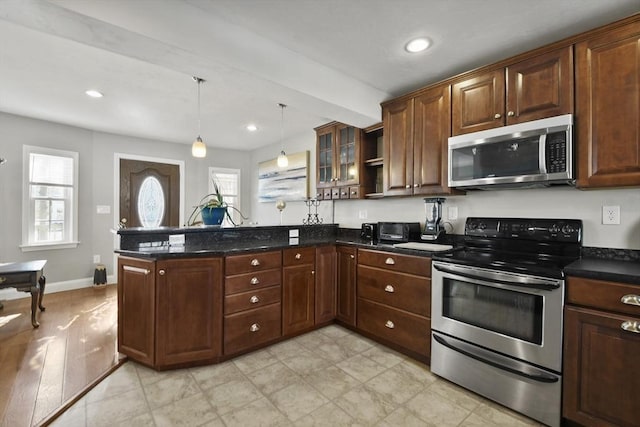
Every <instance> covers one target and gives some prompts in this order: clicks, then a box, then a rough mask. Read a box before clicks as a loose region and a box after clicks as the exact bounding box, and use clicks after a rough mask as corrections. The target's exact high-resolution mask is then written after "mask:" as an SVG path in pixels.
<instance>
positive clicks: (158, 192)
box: [138, 176, 166, 227]
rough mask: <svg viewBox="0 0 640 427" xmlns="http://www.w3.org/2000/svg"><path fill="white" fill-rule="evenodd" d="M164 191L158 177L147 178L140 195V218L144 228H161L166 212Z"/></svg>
mask: <svg viewBox="0 0 640 427" xmlns="http://www.w3.org/2000/svg"><path fill="white" fill-rule="evenodd" d="M165 204H166V201H165V197H164V191H162V186H161V185H160V181H158V179H157V178H156V177H153V176H150V177H147V178H145V180H144V181H142V185H140V191H139V193H138V218H140V224H142V226H143V227H159V226H160V223H161V222H162V218H163V217H164V210H165Z"/></svg>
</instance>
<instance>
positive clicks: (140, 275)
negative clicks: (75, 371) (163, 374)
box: [118, 256, 156, 366]
mask: <svg viewBox="0 0 640 427" xmlns="http://www.w3.org/2000/svg"><path fill="white" fill-rule="evenodd" d="M155 278H156V263H155V261H151V260H145V259H139V258H129V257H123V256H120V257H118V352H120V353H122V354H126V355H127V356H129V357H130V358H131V359H133V360H136V361H138V362H140V363H142V364H145V365H148V366H153V365H154V364H155V355H156V352H155V344H156V341H155V336H156V334H155V331H156V329H155V328H156V317H155V314H156V310H155V298H156V279H155Z"/></svg>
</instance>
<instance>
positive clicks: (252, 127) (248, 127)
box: [247, 123, 258, 132]
mask: <svg viewBox="0 0 640 427" xmlns="http://www.w3.org/2000/svg"><path fill="white" fill-rule="evenodd" d="M247 130H248V131H249V132H255V131H257V130H258V126H256V125H254V124H253V123H251V124H248V125H247Z"/></svg>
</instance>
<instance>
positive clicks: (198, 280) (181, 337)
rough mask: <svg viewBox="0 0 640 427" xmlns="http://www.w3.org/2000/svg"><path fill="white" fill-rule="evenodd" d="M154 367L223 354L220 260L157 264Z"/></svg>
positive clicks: (166, 261)
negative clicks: (155, 352)
mask: <svg viewBox="0 0 640 427" xmlns="http://www.w3.org/2000/svg"><path fill="white" fill-rule="evenodd" d="M157 268H158V271H157V297H158V299H157V311H156V325H157V332H156V333H157V343H156V349H157V354H156V365H157V366H167V365H175V364H180V363H188V362H192V361H202V360H212V359H214V358H215V357H217V356H220V355H221V354H222V316H223V313H222V310H223V292H222V259H221V258H191V259H175V260H162V261H158V263H157Z"/></svg>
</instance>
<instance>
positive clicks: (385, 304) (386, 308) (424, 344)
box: [357, 249, 431, 360]
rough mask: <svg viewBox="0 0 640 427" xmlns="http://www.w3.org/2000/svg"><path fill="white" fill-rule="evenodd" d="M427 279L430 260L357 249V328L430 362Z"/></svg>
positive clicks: (428, 285) (429, 273) (429, 302)
mask: <svg viewBox="0 0 640 427" xmlns="http://www.w3.org/2000/svg"><path fill="white" fill-rule="evenodd" d="M430 276H431V259H430V258H424V257H416V256H409V255H400V254H395V253H388V252H379V251H372V250H367V249H360V250H358V274H357V295H358V300H357V327H358V329H360V330H362V331H365V332H367V333H369V334H370V335H371V336H373V337H374V338H379V339H380V340H381V341H382V342H383V343H385V344H391V345H394V346H396V347H400V349H402V350H408V351H409V352H410V353H411V354H414V355H415V356H416V357H418V358H420V359H422V360H429V359H430V355H431V318H430V316H431V278H430Z"/></svg>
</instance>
